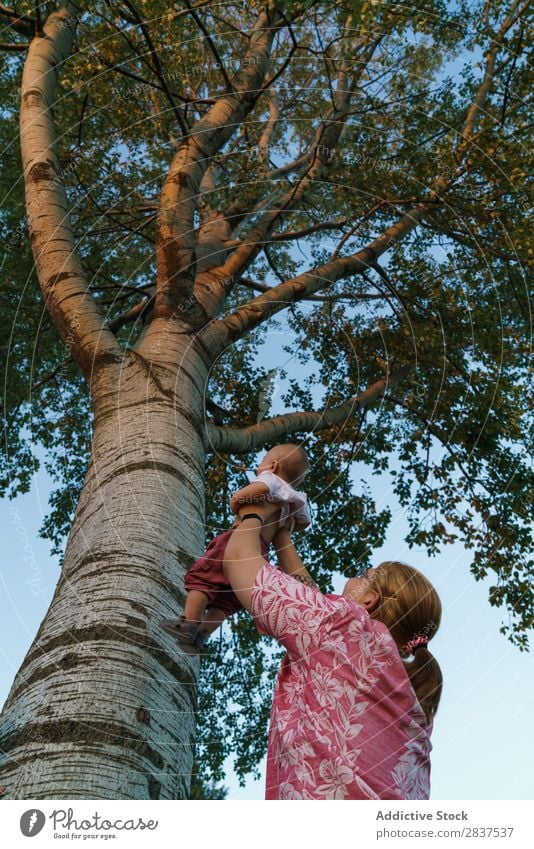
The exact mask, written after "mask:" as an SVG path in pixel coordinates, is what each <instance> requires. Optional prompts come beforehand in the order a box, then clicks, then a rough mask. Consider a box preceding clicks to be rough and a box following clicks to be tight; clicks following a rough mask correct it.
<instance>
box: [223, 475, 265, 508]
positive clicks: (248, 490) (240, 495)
mask: <svg viewBox="0 0 534 849" xmlns="http://www.w3.org/2000/svg"><path fill="white" fill-rule="evenodd" d="M269 492H270V490H269V487H268V486H267V484H266V483H262V481H253V483H249V484H248V485H247V486H244V487H243V489H239V490H238V491H237V492H234V494H233V495H232V496H231V498H230V509H231V510H232V512H233V513H238V512H239V508H240V507H242V506H243V505H244V504H261V503H262V502H264V501H266V499H267V496H268V495H269Z"/></svg>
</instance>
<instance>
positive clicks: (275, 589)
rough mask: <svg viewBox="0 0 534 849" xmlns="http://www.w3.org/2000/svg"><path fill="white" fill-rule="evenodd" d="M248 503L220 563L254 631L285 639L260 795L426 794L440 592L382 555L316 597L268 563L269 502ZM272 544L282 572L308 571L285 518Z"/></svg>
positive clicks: (436, 693) (436, 692) (436, 690)
mask: <svg viewBox="0 0 534 849" xmlns="http://www.w3.org/2000/svg"><path fill="white" fill-rule="evenodd" d="M255 509H257V511H258V512H256V513H250V512H247V508H244V510H243V514H242V515H241V519H242V522H241V524H240V525H239V527H238V528H237V529H236V530H235V531H234V533H233V534H232V536H231V538H230V541H229V543H228V547H227V549H226V554H225V559H224V569H225V572H226V575H227V577H228V580H229V582H230V584H231V585H232V588H233V590H234V592H235V593H236V595H237V596H238V598H239V599H240V601H241V602H242V604H243V606H244V607H246V608H247V609H248V610H249V611H250V613H251V614H252V616H253V617H254V618H255V621H256V627H257V629H258V631H259V632H260V633H261V634H268V635H270V636H272V637H275V639H277V640H278V641H279V642H280V643H281V644H282V645H283V646H284V647H285V648H286V649H287V654H286V655H285V657H284V659H283V661H282V666H281V669H280V672H279V673H278V678H277V681H276V685H275V691H274V696H273V706H272V710H271V719H270V726H269V743H268V753H267V786H266V798H267V799H428V798H429V794H430V759H429V753H430V750H431V748H432V744H431V743H430V734H431V732H432V723H433V717H434V715H435V713H436V710H437V706H438V703H439V698H440V693H441V684H442V678H441V672H440V669H439V666H438V663H437V661H436V660H435V658H434V657H433V655H431V653H430V652H429V651H428V648H427V643H428V641H429V640H430V639H431V638H432V637H433V635H434V634H435V633H436V630H437V629H438V627H439V623H440V619H441V604H440V600H439V597H438V595H437V593H436V591H435V590H434V588H433V587H432V585H431V584H430V582H429V581H428V580H427V579H426V578H425V577H424V576H423V575H422V574H421V573H420V572H418V571H417V570H416V569H413V568H412V567H410V566H406V565H405V564H401V563H383V564H381V565H380V566H379V567H378V568H377V569H369V570H368V572H367V573H366V574H365V575H364V576H362V577H359V578H351V579H350V580H349V581H347V583H346V585H345V587H344V589H343V592H342V594H341V595H333V594H332V595H323V594H322V593H321V592H320V591H319V590H317V589H314V588H312V587H310V586H307V585H306V583H300V582H299V581H296V580H295V579H294V577H290V576H289V575H286V574H284V573H283V572H281V571H279V570H277V569H274V568H273V567H272V566H271V565H270V564H269V563H267V562H266V561H265V559H264V557H262V555H261V551H260V541H259V536H260V529H261V527H262V523H263V522H264V521H265V520H266V518H268V512H266V508H265V507H263V505H262V506H261V507H260V506H259V505H258V506H256V505H255ZM248 511H250V508H248ZM273 542H274V545H275V548H276V551H277V556H278V559H279V561H280V564H281V565H283V566H284V568H285V569H286V570H287V571H288V572H290V573H293V575H295V574H298V572H299V571H300V572H301V573H302V574H303V575H306V576H307V575H308V573H307V570H306V569H305V567H304V565H303V563H302V561H301V559H300V557H299V555H298V554H297V551H296V549H295V547H294V546H293V544H292V542H291V534H290V531H289V530H288V529H287V528H285V529H283V530H281V531H279V532H278V533H277V534H276V536H275V538H274V541H273ZM412 654H413V660H412V661H411V663H407V662H404V660H403V658H406V657H409V656H410V655H412Z"/></svg>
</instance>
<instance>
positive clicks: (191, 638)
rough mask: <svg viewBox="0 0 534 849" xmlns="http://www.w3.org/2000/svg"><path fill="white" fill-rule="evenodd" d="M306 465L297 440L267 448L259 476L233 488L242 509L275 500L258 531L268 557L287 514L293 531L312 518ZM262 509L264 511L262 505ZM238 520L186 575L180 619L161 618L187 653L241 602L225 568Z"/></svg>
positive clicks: (198, 646)
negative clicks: (301, 489) (304, 488)
mask: <svg viewBox="0 0 534 849" xmlns="http://www.w3.org/2000/svg"><path fill="white" fill-rule="evenodd" d="M307 470H308V457H307V456H306V452H305V451H304V449H303V448H301V447H300V446H299V445H292V444H286V445H276V446H275V447H274V448H271V450H270V451H268V452H267V454H266V455H265V457H264V458H263V460H262V461H261V463H260V465H259V466H258V469H257V477H255V478H254V480H253V481H252V482H251V483H250V484H248V486H245V487H243V489H240V490H239V491H238V492H235V493H234V494H233V495H232V497H231V499H230V507H231V509H232V511H233V512H234V513H236V514H237V513H239V511H240V510H242V509H243V507H244V506H246V505H247V504H257V505H260V504H262V503H263V504H265V502H267V503H268V504H271V505H273V506H274V505H276V507H275V509H273V510H272V511H270V512H271V515H270V516H269V517H268V518H267V521H266V523H265V524H264V526H263V528H262V532H261V536H260V542H261V549H262V554H263V556H264V557H267V554H268V552H269V545H270V543H271V542H272V540H273V538H274V536H275V534H276V532H277V531H278V529H279V528H282V527H283V526H284V525H285V524H286V522H287V521H288V519H289V517H292V518H293V520H294V530H297V531H298V530H302V529H303V528H305V527H307V525H309V524H310V522H311V516H310V510H309V507H308V499H307V496H306V493H304V492H299V491H298V490H297V489H296V487H298V486H299V485H300V483H301V482H302V480H303V479H304V477H305V475H306V472H307ZM262 512H263V510H262ZM238 524H239V518H238V516H236V519H235V521H234V524H233V525H232V528H231V529H230V530H228V531H225V532H224V533H222V534H219V536H216V537H215V538H214V539H212V541H211V542H210V544H209V545H208V547H207V549H206V552H205V554H204V555H203V556H202V557H200V558H199V559H198V560H196V561H195V563H194V564H193V565H192V567H191V568H190V569H189V571H188V572H187V574H186V576H185V582H184V583H185V588H186V590H187V591H188V592H187V599H186V602H185V608H184V614H183V616H181V617H180V619H168V620H165V621H164V622H162V623H161V627H162V628H164V629H165V630H166V631H168V632H169V634H172V635H173V636H174V637H176V639H177V640H178V642H179V644H180V646H181V648H182V649H183V650H184V651H185V652H186V653H187V654H198V652H199V650H200V649H201V648H202V646H203V645H204V643H205V641H206V639H207V638H208V637H209V635H210V634H211V633H212V632H213V631H215V629H216V628H218V627H219V625H221V624H222V622H224V620H225V619H226V618H227V617H228V616H230V615H231V614H232V613H236V612H237V611H238V610H241V609H242V607H243V605H242V604H241V603H240V601H239V600H238V598H237V596H236V595H235V594H234V592H233V590H232V588H231V586H230V585H229V583H228V581H227V580H226V576H225V574H224V572H223V557H224V552H225V550H226V546H227V544H228V540H229V538H230V536H231V534H232V530H233V528H235V527H237V525H238Z"/></svg>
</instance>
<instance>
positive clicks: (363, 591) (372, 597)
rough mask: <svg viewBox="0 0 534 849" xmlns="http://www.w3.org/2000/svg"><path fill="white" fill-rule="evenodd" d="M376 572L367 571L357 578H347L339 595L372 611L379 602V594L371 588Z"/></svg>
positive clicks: (373, 570) (375, 570)
mask: <svg viewBox="0 0 534 849" xmlns="http://www.w3.org/2000/svg"><path fill="white" fill-rule="evenodd" d="M377 571H378V570H377V569H368V570H367V572H364V574H363V575H360V576H359V577H358V578H349V580H348V581H347V583H346V584H345V586H344V588H343V592H342V593H341V595H344V596H345V597H346V598H350V600H351V601H354V602H356V604H362V605H363V606H364V607H366V608H367V609H368V610H374V608H375V607H376V605H377V604H378V602H379V601H380V594H379V592H378V590H376V589H374V587H373V582H374V579H375V576H376V573H377Z"/></svg>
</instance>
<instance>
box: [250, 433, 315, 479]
mask: <svg viewBox="0 0 534 849" xmlns="http://www.w3.org/2000/svg"><path fill="white" fill-rule="evenodd" d="M307 471H308V456H307V454H306V452H305V450H304V448H302V447H301V446H300V445H294V444H292V443H290V442H288V443H286V444H284V445H275V446H274V448H271V450H270V451H267V454H266V455H265V457H264V458H263V460H262V461H261V463H260V465H259V466H258V474H259V473H260V472H274V474H275V475H279V477H281V478H282V479H283V480H285V481H287V483H289V484H291V486H295V487H296V486H298V485H299V484H300V483H302V481H303V479H304V477H305V475H306V472H307Z"/></svg>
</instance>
